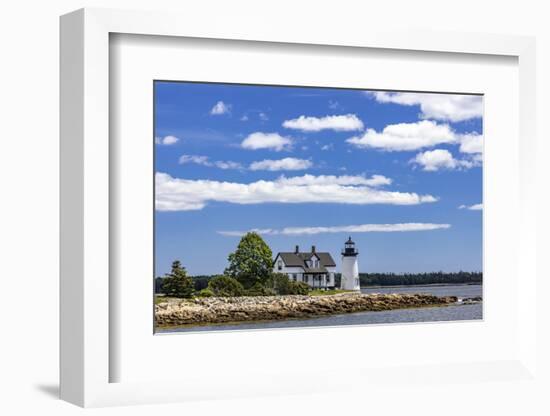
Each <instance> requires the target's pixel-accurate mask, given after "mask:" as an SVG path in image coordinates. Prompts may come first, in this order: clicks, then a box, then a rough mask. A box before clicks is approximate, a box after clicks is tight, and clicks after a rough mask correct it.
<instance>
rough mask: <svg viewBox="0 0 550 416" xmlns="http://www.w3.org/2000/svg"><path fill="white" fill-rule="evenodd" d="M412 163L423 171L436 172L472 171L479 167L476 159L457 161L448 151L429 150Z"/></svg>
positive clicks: (419, 154)
mask: <svg viewBox="0 0 550 416" xmlns="http://www.w3.org/2000/svg"><path fill="white" fill-rule="evenodd" d="M411 163H414V164H416V165H419V166H421V167H422V170H425V171H428V172H434V171H437V170H440V169H449V170H454V169H470V168H473V167H475V166H479V162H478V161H476V159H455V158H454V157H453V155H452V154H451V152H449V151H448V150H446V149H435V150H428V151H426V152H423V153H418V154H417V155H416V157H415V158H414V159H412V160H411Z"/></svg>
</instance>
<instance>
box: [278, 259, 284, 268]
mask: <svg viewBox="0 0 550 416" xmlns="http://www.w3.org/2000/svg"><path fill="white" fill-rule="evenodd" d="M277 270H283V261H282V260H279V261H278V262H277Z"/></svg>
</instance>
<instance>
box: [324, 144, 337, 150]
mask: <svg viewBox="0 0 550 416" xmlns="http://www.w3.org/2000/svg"><path fill="white" fill-rule="evenodd" d="M333 149H334V145H333V144H332V143H329V144H325V145H323V146H321V150H333Z"/></svg>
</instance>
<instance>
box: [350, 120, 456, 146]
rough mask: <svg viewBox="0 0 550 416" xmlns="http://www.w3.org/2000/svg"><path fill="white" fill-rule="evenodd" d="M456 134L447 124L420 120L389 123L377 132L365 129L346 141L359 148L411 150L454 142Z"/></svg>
mask: <svg viewBox="0 0 550 416" xmlns="http://www.w3.org/2000/svg"><path fill="white" fill-rule="evenodd" d="M457 140H458V137H457V135H456V134H455V133H454V132H453V130H452V129H451V128H450V127H449V125H447V124H437V123H435V122H433V121H429V120H422V121H419V122H416V123H400V124H390V125H387V126H386V127H384V130H382V131H381V132H377V131H376V130H374V129H367V131H366V132H365V133H364V134H363V135H362V136H356V137H352V138H350V139H347V140H346V141H347V142H348V143H350V144H352V145H354V146H356V147H359V148H375V149H379V150H385V151H411V150H418V149H421V148H423V147H432V146H436V145H439V144H443V143H456V142H457Z"/></svg>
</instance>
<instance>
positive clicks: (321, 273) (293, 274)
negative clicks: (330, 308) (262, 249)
mask: <svg viewBox="0 0 550 416" xmlns="http://www.w3.org/2000/svg"><path fill="white" fill-rule="evenodd" d="M273 271H274V272H276V273H285V274H287V275H288V278H289V279H290V280H294V281H295V282H305V283H307V284H308V285H309V286H310V287H312V288H316V289H317V288H319V289H334V273H336V263H335V262H334V259H333V258H332V256H331V255H330V253H327V252H319V251H317V250H316V249H315V246H312V247H311V251H300V247H298V246H296V248H295V250H294V251H293V252H283V253H278V254H277V256H276V257H275V262H274V264H273Z"/></svg>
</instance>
